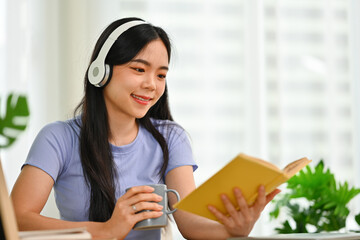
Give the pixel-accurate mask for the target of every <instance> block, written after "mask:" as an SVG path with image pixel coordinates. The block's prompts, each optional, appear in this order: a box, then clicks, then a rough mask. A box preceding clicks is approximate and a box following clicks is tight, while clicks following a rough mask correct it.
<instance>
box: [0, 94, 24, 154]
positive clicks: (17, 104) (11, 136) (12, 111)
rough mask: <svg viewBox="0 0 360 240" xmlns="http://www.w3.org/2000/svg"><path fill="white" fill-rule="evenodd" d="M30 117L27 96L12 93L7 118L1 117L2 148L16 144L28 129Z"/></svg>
mask: <svg viewBox="0 0 360 240" xmlns="http://www.w3.org/2000/svg"><path fill="white" fill-rule="evenodd" d="M29 115H30V112H29V107H28V103H27V99H26V96H24V95H17V94H13V93H11V94H10V95H9V96H8V98H7V101H6V111H5V116H0V136H1V140H2V141H1V142H0V148H7V147H9V146H10V145H12V144H13V143H14V142H15V140H16V139H17V137H18V136H19V134H20V133H21V132H22V131H24V130H25V129H26V126H27V123H28V120H29Z"/></svg>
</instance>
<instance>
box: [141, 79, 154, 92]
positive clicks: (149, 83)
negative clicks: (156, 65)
mask: <svg viewBox="0 0 360 240" xmlns="http://www.w3.org/2000/svg"><path fill="white" fill-rule="evenodd" d="M155 81H156V79H155V77H154V76H147V77H145V79H144V81H143V87H144V88H147V89H150V90H155V89H156V82H155Z"/></svg>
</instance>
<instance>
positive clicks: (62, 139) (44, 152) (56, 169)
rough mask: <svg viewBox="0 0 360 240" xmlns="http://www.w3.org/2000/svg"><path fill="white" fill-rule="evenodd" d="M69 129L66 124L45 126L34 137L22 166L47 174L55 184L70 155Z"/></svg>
mask: <svg viewBox="0 0 360 240" xmlns="http://www.w3.org/2000/svg"><path fill="white" fill-rule="evenodd" d="M69 131H71V127H70V126H69V125H68V124H67V123H66V122H54V123H50V124H48V125H46V126H45V127H44V128H42V129H41V131H40V132H39V133H38V135H37V136H36V138H35V140H34V142H33V144H32V146H31V148H30V151H29V154H28V156H27V159H26V161H25V163H24V165H23V167H24V166H25V165H31V166H34V167H37V168H40V169H41V170H43V171H45V172H46V173H47V174H49V175H50V176H51V177H52V178H53V179H54V182H56V180H57V178H58V176H59V175H60V174H61V172H62V171H64V169H65V168H66V160H67V159H69V156H68V155H69V154H71V152H72V151H71V149H70V148H71V143H72V141H71V134H70V132H69Z"/></svg>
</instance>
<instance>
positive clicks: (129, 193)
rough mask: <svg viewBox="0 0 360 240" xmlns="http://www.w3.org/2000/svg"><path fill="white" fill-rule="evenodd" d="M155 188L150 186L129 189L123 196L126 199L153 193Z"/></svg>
mask: <svg viewBox="0 0 360 240" xmlns="http://www.w3.org/2000/svg"><path fill="white" fill-rule="evenodd" d="M154 190H155V189H154V188H152V187H150V186H146V185H145V186H136V187H132V188H129V189H128V190H127V191H126V193H125V194H124V195H123V197H124V199H127V198H131V197H132V196H134V195H136V194H139V193H152V192H154Z"/></svg>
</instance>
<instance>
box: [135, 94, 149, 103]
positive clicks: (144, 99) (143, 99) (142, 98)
mask: <svg viewBox="0 0 360 240" xmlns="http://www.w3.org/2000/svg"><path fill="white" fill-rule="evenodd" d="M131 97H132V98H133V99H134V100H135V101H136V102H137V103H140V104H142V105H148V104H149V103H150V101H151V99H152V98H150V97H146V96H140V95H135V94H131Z"/></svg>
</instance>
